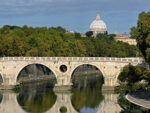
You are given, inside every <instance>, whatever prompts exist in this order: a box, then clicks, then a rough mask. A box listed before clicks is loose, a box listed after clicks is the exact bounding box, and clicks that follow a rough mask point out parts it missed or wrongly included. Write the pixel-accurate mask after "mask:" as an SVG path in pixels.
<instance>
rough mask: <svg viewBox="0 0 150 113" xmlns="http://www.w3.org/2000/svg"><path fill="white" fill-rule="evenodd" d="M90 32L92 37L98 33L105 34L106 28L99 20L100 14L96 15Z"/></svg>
mask: <svg viewBox="0 0 150 113" xmlns="http://www.w3.org/2000/svg"><path fill="white" fill-rule="evenodd" d="M90 31H93V35H94V36H96V35H97V34H98V33H103V34H104V33H106V32H107V27H106V24H105V22H104V21H103V20H101V18H100V14H97V16H96V20H94V21H93V22H92V23H91V25H90Z"/></svg>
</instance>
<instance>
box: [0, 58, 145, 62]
mask: <svg viewBox="0 0 150 113" xmlns="http://www.w3.org/2000/svg"><path fill="white" fill-rule="evenodd" d="M3 61H52V62H55V61H62V62H65V61H70V62H74V61H80V62H81V61H89V62H127V63H142V62H143V61H144V60H143V59H142V58H139V57H135V58H130V57H126V58H117V57H1V58H0V62H3Z"/></svg>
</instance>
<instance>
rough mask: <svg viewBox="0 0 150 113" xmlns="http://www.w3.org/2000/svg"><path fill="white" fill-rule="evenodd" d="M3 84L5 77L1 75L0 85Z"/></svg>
mask: <svg viewBox="0 0 150 113" xmlns="http://www.w3.org/2000/svg"><path fill="white" fill-rule="evenodd" d="M2 83H3V77H2V75H1V74H0V85H1V84H2Z"/></svg>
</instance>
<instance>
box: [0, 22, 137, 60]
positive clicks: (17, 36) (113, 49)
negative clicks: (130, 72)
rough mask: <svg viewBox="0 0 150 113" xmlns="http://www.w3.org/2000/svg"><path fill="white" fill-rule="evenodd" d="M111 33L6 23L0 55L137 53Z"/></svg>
mask: <svg viewBox="0 0 150 113" xmlns="http://www.w3.org/2000/svg"><path fill="white" fill-rule="evenodd" d="M113 37H114V35H113V34H110V35H106V34H98V35H97V37H96V38H94V37H81V35H80V33H69V32H67V31H66V30H65V29H64V28H62V27H56V28H54V27H51V28H47V27H35V28H33V27H28V26H26V25H25V26H23V27H18V26H9V25H5V26H3V27H2V28H0V57H4V56H7V57H8V56H10V57H11V56H41V57H42V56H45V57H136V56H138V55H139V51H138V49H137V47H136V46H133V45H129V44H127V43H124V42H120V41H115V40H114V39H113Z"/></svg>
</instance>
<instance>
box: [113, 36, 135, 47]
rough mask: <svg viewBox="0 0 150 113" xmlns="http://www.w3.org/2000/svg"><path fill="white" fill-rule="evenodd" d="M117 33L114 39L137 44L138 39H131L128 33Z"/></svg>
mask: <svg viewBox="0 0 150 113" xmlns="http://www.w3.org/2000/svg"><path fill="white" fill-rule="evenodd" d="M115 35H116V36H115V37H114V39H115V40H117V41H122V42H126V43H128V44H129V45H136V44H137V42H136V40H135V39H131V38H130V37H129V35H128V34H119V33H115Z"/></svg>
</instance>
